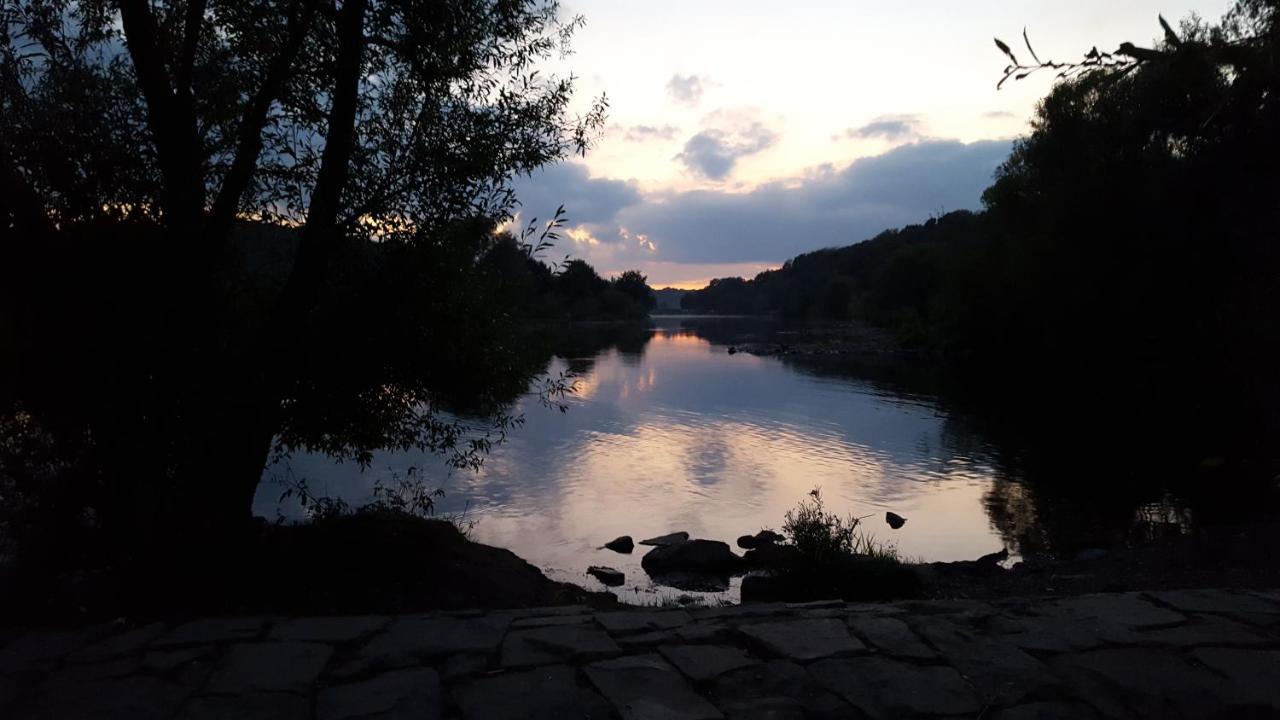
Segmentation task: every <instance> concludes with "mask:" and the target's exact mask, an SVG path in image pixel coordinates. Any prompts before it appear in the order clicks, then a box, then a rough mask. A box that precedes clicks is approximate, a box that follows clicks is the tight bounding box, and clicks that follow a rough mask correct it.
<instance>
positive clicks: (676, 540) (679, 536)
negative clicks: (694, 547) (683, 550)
mask: <svg viewBox="0 0 1280 720" xmlns="http://www.w3.org/2000/svg"><path fill="white" fill-rule="evenodd" d="M685 542H689V533H687V532H674V533H671V534H670V535H660V536H658V537H652V538H649V539H648V540H641V541H640V544H641V545H653V546H654V547H666V546H668V545H679V544H680V543H685ZM726 547H727V546H726Z"/></svg>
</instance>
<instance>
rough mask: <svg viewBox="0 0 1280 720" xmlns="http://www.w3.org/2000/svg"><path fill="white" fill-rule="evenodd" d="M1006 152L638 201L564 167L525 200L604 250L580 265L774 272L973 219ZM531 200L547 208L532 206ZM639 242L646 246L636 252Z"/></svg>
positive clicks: (943, 151)
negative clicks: (895, 232)
mask: <svg viewBox="0 0 1280 720" xmlns="http://www.w3.org/2000/svg"><path fill="white" fill-rule="evenodd" d="M1009 149H1010V141H1007V140H991V141H981V142H975V143H969V144H966V143H961V142H959V141H955V140H925V141H920V142H916V143H911V144H908V145H902V146H900V147H897V148H894V149H892V150H889V151H888V152H885V153H883V154H881V155H877V156H874V157H868V158H862V159H860V160H856V161H854V162H853V163H851V164H849V165H847V166H845V167H842V168H836V167H833V166H823V167H821V168H817V169H815V170H813V171H811V172H809V173H807V174H806V175H804V176H802V177H799V178H789V179H786V180H781V181H777V182H771V183H767V184H765V185H762V186H760V187H758V188H756V189H755V190H753V191H751V192H746V193H730V192H722V191H718V190H699V191H691V192H673V193H661V194H653V195H643V196H642V195H641V194H640V193H639V192H638V191H637V190H636V189H635V188H634V187H633V186H632V185H630V184H628V183H625V182H621V181H617V180H601V179H591V178H590V177H589V176H588V174H587V172H586V170H585V168H583V167H582V166H578V165H562V166H557V167H555V168H551V169H550V170H549V171H546V172H544V173H542V174H541V176H540V177H539V178H535V180H536V182H535V185H534V189H535V190H536V192H534V193H533V194H532V195H530V194H528V193H527V192H524V191H522V192H521V197H522V199H525V202H526V207H527V208H528V209H529V210H530V211H531V212H533V213H535V214H537V215H538V216H540V217H543V216H546V215H547V214H548V213H549V212H553V211H554V210H555V207H556V205H558V204H559V203H562V202H563V203H564V204H565V206H566V209H567V210H568V212H569V215H570V218H571V220H572V222H573V223H574V225H575V226H577V225H582V226H584V227H585V228H586V229H587V230H588V231H589V232H590V233H591V235H592V236H593V237H595V238H598V240H599V241H600V245H599V246H592V247H590V248H583V249H582V256H583V257H585V258H586V259H587V260H589V261H592V262H600V263H602V264H607V265H608V266H609V267H623V266H630V265H631V264H636V265H640V264H643V263H660V264H663V265H664V266H666V267H668V268H670V267H674V266H675V265H692V264H724V265H728V264H733V263H761V264H778V263H781V262H783V261H784V260H787V259H788V258H791V257H794V256H795V255H797V254H799V253H803V252H808V251H810V250H816V249H818V248H823V247H832V246H838V245H848V244H850V243H854V242H858V241H861V240H865V239H867V238H870V237H873V236H874V235H876V234H877V233H879V232H880V231H882V230H885V229H886V228H895V227H901V226H903V225H909V224H912V223H919V222H923V221H924V220H926V219H928V217H929V216H930V215H932V214H934V213H937V212H939V211H944V212H945V211H952V210H962V209H976V208H978V207H979V206H980V198H981V195H982V191H983V189H985V188H986V187H987V186H988V185H990V184H991V180H992V174H993V173H994V172H995V170H996V168H997V167H998V166H999V165H1000V163H1001V162H1002V161H1004V159H1005V158H1006V157H1008V155H1009ZM534 196H536V197H537V198H539V202H541V203H542V205H541V206H537V205H535V204H534V203H533V202H532V201H531V200H530V198H531V197H534ZM624 229H625V231H624ZM640 236H643V239H644V241H645V242H644V243H641V242H637V238H638V237H640ZM646 243H652V244H653V245H652V247H651V246H650V245H648V244H646ZM668 272H670V271H669V270H668Z"/></svg>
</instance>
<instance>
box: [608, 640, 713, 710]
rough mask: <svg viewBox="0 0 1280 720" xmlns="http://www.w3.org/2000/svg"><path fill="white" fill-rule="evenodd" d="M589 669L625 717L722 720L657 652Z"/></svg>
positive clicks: (611, 701)
mask: <svg viewBox="0 0 1280 720" xmlns="http://www.w3.org/2000/svg"><path fill="white" fill-rule="evenodd" d="M586 673H587V677H589V678H590V679H591V682H592V684H594V685H595V686H596V689H598V690H599V691H600V693H601V694H602V695H604V696H605V698H606V699H608V700H609V702H610V703H612V704H613V707H614V709H615V710H617V711H618V713H619V714H620V715H621V716H622V718H623V720H722V718H723V717H724V716H723V715H722V714H721V713H720V711H719V710H717V709H716V708H715V706H714V705H712V704H711V703H709V702H707V701H706V700H705V699H704V698H703V697H702V696H700V695H698V694H697V693H695V692H694V691H693V689H692V688H691V687H689V685H688V683H686V682H685V680H684V678H683V677H681V676H680V673H679V672H677V671H676V669H675V668H673V667H671V665H669V664H668V663H667V662H666V661H664V660H663V659H662V658H661V657H659V656H657V655H653V654H649V655H634V656H631V657H624V658H618V659H616V660H605V661H603V662H598V663H594V664H592V665H588V666H587V667H586Z"/></svg>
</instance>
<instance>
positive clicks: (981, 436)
mask: <svg viewBox="0 0 1280 720" xmlns="http://www.w3.org/2000/svg"><path fill="white" fill-rule="evenodd" d="M785 330H786V328H785V327H784V326H782V325H780V324H779V323H777V322H774V321H770V320H768V319H761V318H696V319H693V318H682V319H679V320H658V321H656V322H655V323H649V324H644V323H636V324H618V323H607V324H578V325H572V326H562V327H559V328H557V329H555V330H553V331H550V332H547V333H546V334H545V337H544V345H545V347H546V354H545V356H546V358H547V359H548V360H549V359H550V358H551V357H552V356H553V355H554V356H558V357H561V358H566V363H567V366H568V368H569V369H570V370H571V371H573V372H575V373H578V374H587V373H590V372H591V371H592V370H593V368H594V366H595V361H596V358H597V357H598V356H600V355H601V354H602V353H605V352H607V351H608V350H610V349H615V348H616V349H617V350H618V352H619V356H620V358H621V359H622V361H623V362H624V363H626V364H628V365H637V364H639V363H640V361H641V360H642V359H643V357H644V353H645V349H646V346H647V344H648V342H649V341H650V340H651V339H652V338H653V337H654V336H655V335H657V336H662V337H672V338H683V337H696V338H700V339H702V340H706V341H708V342H711V343H713V344H716V345H721V346H728V345H734V344H744V343H748V342H770V341H774V340H775V339H776V338H778V337H779V334H778V333H779V332H780V331H782V332H785ZM780 360H781V361H782V362H783V363H784V364H785V365H786V366H787V367H788V368H789V369H791V370H794V371H796V372H799V373H803V374H808V375H813V376H820V377H843V378H847V379H850V380H853V381H856V382H858V383H860V384H863V385H867V386H870V387H871V389H872V390H873V391H876V392H878V393H880V394H882V395H884V396H885V397H889V398H900V399H904V400H909V401H911V402H920V403H924V404H927V405H929V406H931V407H936V408H937V410H938V412H939V414H940V415H941V417H942V428H941V445H940V447H939V448H937V450H936V453H935V458H936V460H937V462H938V467H937V468H936V469H937V471H938V472H939V473H940V474H942V475H946V474H948V473H950V472H951V470H952V469H953V468H954V467H956V465H957V464H959V465H962V466H965V467H970V468H976V469H978V470H979V471H981V472H984V473H989V474H990V476H991V477H992V484H991V486H990V488H989V489H988V491H987V492H986V494H985V495H984V498H983V502H984V506H985V509H986V512H987V515H988V517H989V519H990V522H991V524H992V526H993V527H994V528H995V529H996V530H997V531H998V532H999V533H1000V535H1001V537H1002V538H1003V540H1004V542H1005V544H1006V546H1007V547H1008V548H1009V549H1010V550H1012V551H1017V552H1019V553H1021V554H1024V555H1035V554H1044V553H1049V554H1055V555H1058V556H1064V557H1070V556H1071V555H1073V554H1074V553H1075V552H1077V551H1079V550H1081V549H1084V548H1090V547H1105V546H1116V545H1122V544H1126V543H1133V542H1143V541H1147V540H1151V539H1157V538H1160V537H1167V536H1168V535H1170V534H1176V533H1182V532H1186V531H1187V530H1188V529H1189V528H1191V527H1192V526H1193V523H1194V522H1205V521H1206V520H1208V521H1212V520H1214V519H1215V518H1217V519H1221V518H1222V517H1223V510H1222V508H1223V506H1224V505H1226V504H1232V503H1241V502H1248V501H1246V500H1241V498H1242V497H1243V496H1242V495H1241V494H1240V492H1242V491H1241V488H1242V487H1244V486H1245V480H1244V479H1242V478H1236V477H1234V476H1233V477H1226V476H1223V477H1221V478H1218V481H1220V483H1221V485H1219V486H1218V487H1231V488H1232V490H1233V493H1234V494H1228V493H1223V492H1221V491H1216V492H1215V491H1214V490H1213V486H1214V485H1215V483H1209V482H1206V477H1205V476H1204V475H1203V474H1195V473H1192V474H1190V475H1188V474H1187V473H1186V472H1182V473H1181V474H1178V473H1177V472H1175V471H1174V470H1172V469H1171V468H1172V467H1173V462H1171V458H1169V457H1168V455H1169V453H1168V451H1167V447H1168V446H1169V445H1170V443H1171V442H1172V438H1171V437H1170V436H1168V435H1162V434H1161V431H1160V426H1159V425H1157V424H1156V422H1155V420H1148V419H1147V418H1149V416H1150V415H1152V414H1156V413H1157V412H1158V410H1156V409H1155V408H1147V409H1145V410H1144V409H1143V408H1142V407H1140V406H1137V405H1139V404H1138V403H1135V402H1133V401H1132V400H1129V401H1126V399H1125V398H1122V397H1111V398H1109V399H1108V400H1107V401H1106V402H1099V403H1097V404H1095V405H1093V407H1092V408H1091V409H1087V410H1085V411H1076V412H1075V413H1074V414H1071V415H1068V414H1067V413H1066V411H1065V410H1064V408H1063V405H1062V404H1061V403H1057V402H1053V401H1051V400H1050V399H1049V398H1048V397H1042V398H1040V400H1039V401H1038V402H1037V401H1036V400H1035V399H1034V398H1033V399H1032V400H1031V401H1029V402H1023V403H1021V404H1019V405H1016V406H1014V407H1011V406H1010V405H1009V403H1007V402H1006V401H1003V400H1001V401H992V400H991V399H990V398H984V397H980V396H975V395H974V394H973V393H965V392H963V388H949V387H947V386H946V384H945V383H944V382H941V381H939V379H938V377H937V375H936V374H934V373H932V372H930V371H929V370H928V369H927V368H921V367H907V366H901V365H898V366H853V365H850V364H849V363H848V362H847V361H842V362H832V361H831V360H830V359H825V360H824V359H821V358H820V359H817V360H814V359H812V358H804V357H795V356H787V357H783V358H780ZM1118 419H1119V420H1118ZM1120 422H1124V423H1126V425H1125V426H1124V427H1120ZM1126 428H1127V431H1126ZM1135 428H1136V429H1135ZM1139 429H1140V430H1141V432H1139V431H1138V430H1139ZM1162 449H1163V450H1162ZM1218 481H1215V482H1218Z"/></svg>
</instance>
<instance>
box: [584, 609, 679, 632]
mask: <svg viewBox="0 0 1280 720" xmlns="http://www.w3.org/2000/svg"><path fill="white" fill-rule="evenodd" d="M692 619H693V618H691V617H690V616H689V613H687V612H685V611H684V610H655V611H647V612H646V611H627V610H621V611H617V612H602V613H596V622H598V623H600V626H601V627H603V628H604V629H605V630H608V631H609V634H610V635H631V634H634V633H642V632H652V631H654V630H670V629H672V628H677V627H680V626H682V625H687V624H688V623H689V622H690V621H691V620H692Z"/></svg>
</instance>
